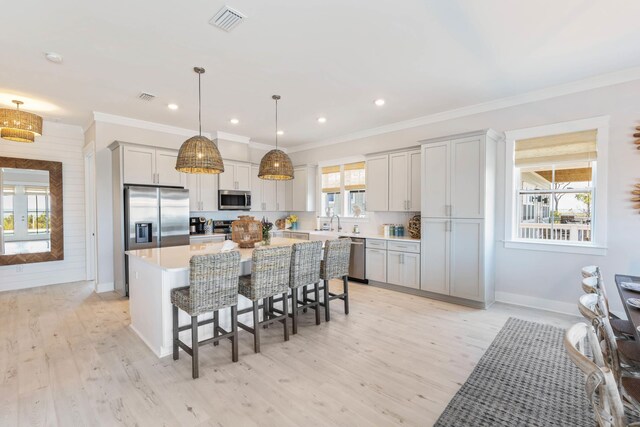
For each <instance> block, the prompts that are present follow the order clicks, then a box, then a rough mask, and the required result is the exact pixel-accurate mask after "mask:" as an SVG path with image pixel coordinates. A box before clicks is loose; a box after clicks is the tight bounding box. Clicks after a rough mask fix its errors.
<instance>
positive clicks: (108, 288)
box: [96, 282, 116, 294]
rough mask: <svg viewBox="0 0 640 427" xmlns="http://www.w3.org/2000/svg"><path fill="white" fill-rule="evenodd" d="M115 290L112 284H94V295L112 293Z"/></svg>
mask: <svg viewBox="0 0 640 427" xmlns="http://www.w3.org/2000/svg"><path fill="white" fill-rule="evenodd" d="M115 290H116V288H115V286H114V285H113V282H103V283H96V293H97V294H100V293H102V292H113V291H115Z"/></svg>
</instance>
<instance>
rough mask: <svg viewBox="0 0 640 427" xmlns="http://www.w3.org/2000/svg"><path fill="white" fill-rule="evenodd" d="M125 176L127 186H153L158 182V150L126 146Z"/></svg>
mask: <svg viewBox="0 0 640 427" xmlns="http://www.w3.org/2000/svg"><path fill="white" fill-rule="evenodd" d="M122 162H123V166H124V168H123V174H124V183H125V184H142V185H153V184H155V183H156V182H155V181H156V149H155V148H153V147H140V146H137V145H125V146H124V156H123V159H122Z"/></svg>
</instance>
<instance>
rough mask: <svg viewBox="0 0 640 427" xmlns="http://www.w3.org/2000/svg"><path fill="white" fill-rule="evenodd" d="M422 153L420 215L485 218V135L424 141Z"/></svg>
mask: <svg viewBox="0 0 640 427" xmlns="http://www.w3.org/2000/svg"><path fill="white" fill-rule="evenodd" d="M422 153H423V155H424V158H423V167H424V179H423V182H422V187H423V190H422V195H423V196H424V199H423V202H422V216H425V217H429V218H484V215H485V200H486V199H485V175H486V173H487V170H486V167H487V164H486V162H485V138H484V137H481V136H475V137H469V138H461V139H454V140H451V141H439V142H434V143H426V144H424V145H423V147H422Z"/></svg>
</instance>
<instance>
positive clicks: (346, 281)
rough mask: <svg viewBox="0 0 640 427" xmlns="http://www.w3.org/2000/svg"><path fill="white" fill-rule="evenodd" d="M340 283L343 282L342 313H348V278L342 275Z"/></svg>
mask: <svg viewBox="0 0 640 427" xmlns="http://www.w3.org/2000/svg"><path fill="white" fill-rule="evenodd" d="M342 283H343V284H344V314H349V278H348V277H347V276H342Z"/></svg>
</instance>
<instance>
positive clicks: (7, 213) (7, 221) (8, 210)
mask: <svg viewBox="0 0 640 427" xmlns="http://www.w3.org/2000/svg"><path fill="white" fill-rule="evenodd" d="M15 193H16V189H15V187H13V186H6V185H5V186H4V187H3V189H2V226H3V229H4V234H5V235H12V234H13V233H14V232H15V226H14V217H15V215H14V207H13V204H14V203H13V202H14V198H15Z"/></svg>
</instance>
